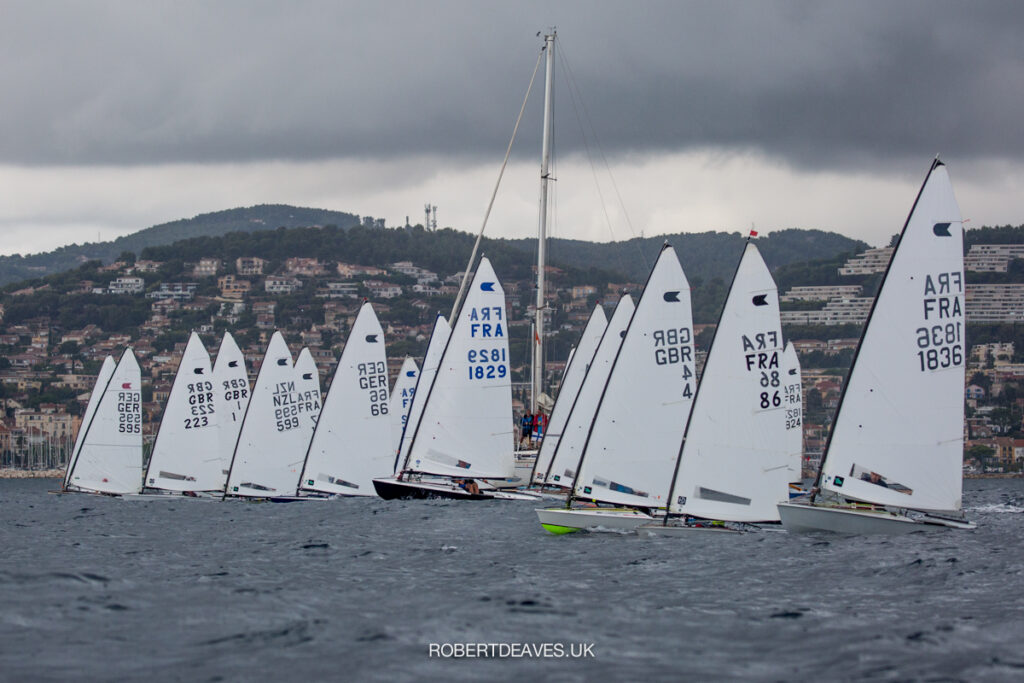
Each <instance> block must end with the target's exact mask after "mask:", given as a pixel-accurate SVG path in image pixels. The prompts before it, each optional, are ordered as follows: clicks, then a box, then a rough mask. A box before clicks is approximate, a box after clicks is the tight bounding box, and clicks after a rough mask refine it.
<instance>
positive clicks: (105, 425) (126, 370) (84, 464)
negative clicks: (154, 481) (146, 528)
mask: <svg viewBox="0 0 1024 683" xmlns="http://www.w3.org/2000/svg"><path fill="white" fill-rule="evenodd" d="M85 430H86V431H85V436H84V437H83V438H82V445H81V448H80V450H79V454H78V458H77V459H76V460H75V463H74V467H73V468H72V470H71V474H70V476H69V478H68V486H69V487H72V488H77V489H81V490H85V491H96V492H100V493H138V492H139V491H141V490H142V373H141V372H140V371H139V364H138V362H137V361H136V360H135V354H134V353H133V352H132V350H131V348H128V349H125V352H124V354H122V355H121V360H120V361H118V363H117V367H116V368H115V369H114V372H113V374H112V375H111V376H110V380H109V381H108V382H107V383H106V386H105V389H104V391H103V397H102V398H101V399H100V401H99V404H98V405H97V406H96V412H95V413H94V414H93V416H92V419H91V420H89V423H88V425H86V426H85Z"/></svg>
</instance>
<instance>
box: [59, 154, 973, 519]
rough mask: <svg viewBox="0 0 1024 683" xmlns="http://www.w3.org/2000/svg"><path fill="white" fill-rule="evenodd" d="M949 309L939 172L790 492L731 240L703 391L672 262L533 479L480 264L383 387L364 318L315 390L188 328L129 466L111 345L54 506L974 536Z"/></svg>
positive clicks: (778, 339) (767, 370)
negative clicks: (244, 507) (252, 376)
mask: <svg viewBox="0 0 1024 683" xmlns="http://www.w3.org/2000/svg"><path fill="white" fill-rule="evenodd" d="M963 292H964V276H963V228H962V223H961V218H960V214H959V209H958V207H957V205H956V200H955V198H954V196H953V191H952V186H951V184H950V181H949V177H948V174H947V172H946V168H945V166H944V165H943V164H942V163H941V162H940V161H938V160H937V159H936V160H935V161H934V162H933V164H932V167H931V168H930V170H929V172H928V176H927V178H926V180H925V182H924V184H923V186H922V188H921V191H920V193H919V195H918V198H917V200H916V201H915V203H914V206H913V208H912V210H911V212H910V216H909V217H908V219H907V221H906V223H905V225H904V228H903V230H902V232H901V234H900V238H899V242H898V244H897V246H896V249H895V251H894V253H893V256H892V260H891V263H890V265H889V268H888V270H887V271H886V273H885V275H884V278H883V281H882V284H881V287H880V290H879V292H878V295H877V298H876V300H875V303H874V306H873V308H872V310H871V313H870V315H869V318H868V321H867V324H866V326H865V328H864V331H863V336H862V338H861V342H860V345H859V348H858V350H857V353H856V355H855V358H854V362H853V366H852V368H851V371H850V375H849V378H848V381H847V382H846V384H845V386H844V390H843V394H842V397H841V399H840V403H839V407H838V409H837V414H836V416H835V419H834V422H833V428H832V431H831V434H830V437H829V440H828V443H827V446H826V449H825V454H824V456H823V458H822V462H821V466H820V468H819V470H818V472H817V474H816V477H815V479H814V481H813V483H812V482H807V485H805V486H804V487H803V488H801V457H802V447H801V446H802V421H803V420H802V412H801V404H802V388H801V380H800V366H799V361H798V358H797V354H796V352H795V350H794V349H793V346H792V344H791V343H787V342H786V341H785V339H784V337H783V332H782V327H781V324H780V314H779V296H778V291H777V288H776V285H775V282H774V280H773V278H772V275H771V273H770V271H769V269H768V267H767V265H766V264H765V262H764V259H763V258H762V256H761V254H760V252H759V250H758V248H757V246H756V241H755V240H754V239H751V238H748V239H747V241H746V243H745V244H744V246H743V250H742V253H741V254H740V255H739V259H738V263H737V267H736V271H735V273H734V276H733V279H732V284H731V286H730V289H729V293H728V295H727V298H726V302H725V304H724V307H723V309H722V312H721V317H720V319H719V321H718V324H717V326H716V328H715V333H714V338H713V340H712V343H711V346H710V349H709V351H708V355H707V358H706V361H705V364H704V367H703V372H702V374H701V376H700V377H699V378H698V373H697V364H696V355H695V347H694V332H693V316H692V308H691V303H690V285H689V283H688V281H687V279H686V275H685V274H684V272H683V269H682V267H681V265H680V262H679V258H678V256H677V254H676V252H675V250H674V249H673V247H672V246H671V245H669V244H667V243H666V244H665V245H664V246H663V247H662V249H661V251H660V253H659V254H658V258H657V260H656V262H655V264H654V266H653V268H652V269H651V272H650V275H649V277H648V280H647V283H646V285H645V286H644V288H643V290H642V291H641V292H640V293H639V295H638V296H637V297H636V299H634V297H633V296H631V295H629V294H625V295H623V296H622V297H621V299H620V300H619V301H618V303H617V304H616V306H615V309H614V311H613V312H612V314H611V316H610V318H609V317H607V316H606V314H605V311H604V309H603V307H602V306H601V305H598V306H597V308H596V309H595V310H594V312H593V314H592V316H591V318H590V320H589V322H588V324H587V325H586V328H585V329H584V331H583V333H582V335H581V337H580V339H579V340H578V343H577V345H576V347H575V348H574V350H573V352H572V354H571V356H570V361H569V362H568V363H567V366H566V370H565V374H564V375H563V377H562V381H561V383H560V388H559V392H558V394H557V397H556V401H555V403H554V407H553V409H552V411H551V414H550V418H549V421H548V428H547V430H546V433H545V434H544V438H543V440H542V442H541V444H540V447H539V450H538V451H537V454H536V458H535V460H534V461H533V462H532V468H531V469H530V470H529V471H524V470H522V469H519V470H517V469H516V464H517V462H519V463H521V462H522V461H523V458H522V454H521V453H520V454H517V453H516V451H515V449H516V444H517V442H518V439H517V438H516V430H515V429H514V424H515V423H514V421H513V414H512V393H511V370H510V364H509V361H510V358H509V337H508V334H509V328H508V321H507V316H506V308H505V296H504V292H503V290H502V287H501V282H500V280H499V278H498V276H497V274H496V273H495V272H494V269H493V268H492V266H491V263H490V262H489V260H488V259H487V258H486V257H483V258H481V259H480V260H479V262H478V263H477V267H476V270H475V272H474V274H473V278H472V281H471V283H470V285H469V288H468V290H467V295H466V298H465V300H464V302H463V303H462V306H461V308H460V309H459V310H458V312H457V313H456V314H453V320H452V324H451V325H450V326H449V322H448V320H446V319H445V318H444V317H443V316H441V315H438V317H437V319H436V322H435V325H434V331H433V334H432V336H431V338H430V341H429V344H428V347H427V350H426V353H425V355H424V359H423V367H422V368H418V367H417V366H416V364H415V361H414V360H413V359H411V358H407V359H405V362H404V363H403V365H402V369H401V371H400V372H399V374H398V377H397V380H396V382H395V384H394V386H393V387H389V378H388V370H387V367H388V363H387V357H386V352H385V339H384V332H383V330H382V329H381V325H380V323H379V322H378V320H377V317H376V315H375V314H374V311H373V307H372V305H371V304H370V303H364V304H363V306H362V307H361V309H360V311H359V314H358V316H357V318H356V320H355V323H354V324H353V326H352V329H351V332H350V334H349V337H348V340H347V342H346V343H345V346H344V349H343V351H342V354H341V357H340V359H339V361H338V364H337V368H336V370H335V373H334V376H333V378H332V381H331V383H330V389H329V391H328V392H327V393H326V394H322V392H321V387H320V376H319V373H318V371H317V368H316V365H315V363H314V361H313V358H312V355H311V354H310V352H309V350H308V349H303V350H302V352H301V353H300V354H299V356H298V358H297V359H294V360H293V358H292V355H291V352H290V350H289V348H288V345H287V343H286V342H285V339H284V337H283V336H282V335H281V333H280V332H275V333H274V334H273V336H272V337H271V339H270V340H269V343H268V345H267V349H266V353H265V355H264V358H263V361H262V363H261V365H260V368H259V372H258V374H257V377H256V381H255V384H254V385H253V386H251V387H250V384H249V379H248V376H247V373H246V368H245V358H244V356H243V355H242V353H241V351H240V349H239V348H238V346H237V345H236V344H235V342H234V339H233V338H232V337H231V335H230V334H225V335H224V338H223V340H222V342H221V344H220V348H219V350H218V352H217V356H216V362H215V363H212V364H211V362H210V356H209V354H208V353H207V351H206V349H205V348H204V347H203V344H202V341H201V340H200V339H199V336H198V335H197V334H195V333H193V334H192V335H191V337H190V338H189V340H188V343H187V344H186V346H185V349H184V351H183V353H182V356H181V361H180V365H179V368H178V371H177V375H176V377H175V379H174V382H173V385H172V387H171V390H170V394H169V396H168V398H167V402H166V406H165V408H164V411H163V417H162V419H161V422H160V426H159V430H158V432H157V435H156V438H155V441H154V443H153V448H152V452H151V455H150V458H149V462H148V465H147V466H146V467H145V470H144V469H143V449H142V410H141V377H140V371H139V366H138V363H137V362H136V360H135V357H134V355H133V354H132V350H131V349H130V348H129V349H127V350H125V352H124V353H123V355H122V356H121V358H120V360H119V361H117V362H116V363H115V362H114V360H113V359H112V358H107V359H106V360H105V361H104V363H103V366H102V368H101V370H100V372H99V375H98V377H97V382H96V386H95V388H94V389H93V392H92V396H91V398H90V400H89V402H88V405H87V407H86V410H85V414H84V418H83V421H82V427H81V429H80V432H79V434H78V437H77V439H76V443H75V448H74V452H73V454H72V456H71V458H70V459H69V464H68V468H67V474H66V476H65V480H64V487H63V491H66V492H87V493H100V494H107V495H114V496H122V497H129V498H136V497H137V498H158V497H176V496H181V495H186V496H192V497H216V498H222V499H258V500H271V501H279V502H285V501H329V500H332V499H335V498H338V497H341V496H380V497H382V498H385V499H393V498H431V497H445V498H453V499H463V500H480V499H511V500H533V501H535V502H538V501H541V500H545V499H546V500H548V501H549V502H553V501H555V500H557V501H558V503H557V504H556V505H551V506H550V507H540V508H538V509H536V514H537V517H538V519H539V521H540V523H541V524H542V526H543V527H544V528H545V529H546V530H548V531H550V532H552V533H555V534H563V533H568V532H573V531H579V530H585V529H591V530H601V529H616V530H634V529H635V530H638V531H642V532H648V533H651V534H670V535H671V534H685V533H692V532H694V531H700V530H712V531H722V532H742V531H746V530H753V529H764V528H771V527H773V526H780V523H781V526H782V527H785V528H787V529H789V530H794V531H816V530H823V531H834V532H841V533H901V532H906V531H912V530H916V529H921V528H926V527H932V528H934V527H936V526H944V527H953V528H971V526H972V525H971V523H970V522H968V521H967V520H966V519H964V518H963V515H962V512H961V492H962V474H961V461H962V451H963V429H962V425H963V420H964V404H963V386H964V368H965V363H964V361H965V359H964V348H965V347H964V322H965V321H964V311H963ZM517 456H518V457H517ZM793 491H796V492H797V493H801V494H802V495H799V496H797V497H793V498H792V499H791V494H792V492H793Z"/></svg>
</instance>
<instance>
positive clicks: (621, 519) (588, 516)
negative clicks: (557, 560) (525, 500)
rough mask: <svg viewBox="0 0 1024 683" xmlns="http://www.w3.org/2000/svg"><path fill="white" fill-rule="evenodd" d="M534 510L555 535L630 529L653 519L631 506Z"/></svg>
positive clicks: (547, 529)
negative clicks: (584, 531) (591, 530)
mask: <svg viewBox="0 0 1024 683" xmlns="http://www.w3.org/2000/svg"><path fill="white" fill-rule="evenodd" d="M536 512H537V519H538V520H539V521H540V525H541V526H542V527H544V530H545V531H548V532H550V533H552V534H555V535H562V534H569V533H572V532H574V531H583V530H590V529H593V530H600V529H613V530H616V531H632V530H634V529H636V528H637V527H638V526H640V525H641V524H646V523H650V522H653V521H654V518H653V517H651V516H650V515H648V514H646V513H644V512H641V511H639V510H635V509H633V508H569V509H566V508H541V509H538V510H536Z"/></svg>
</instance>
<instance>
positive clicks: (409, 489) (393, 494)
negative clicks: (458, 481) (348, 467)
mask: <svg viewBox="0 0 1024 683" xmlns="http://www.w3.org/2000/svg"><path fill="white" fill-rule="evenodd" d="M373 488H374V489H376V491H377V495H378V496H380V497H381V498H383V499H384V500H426V499H429V498H448V499H451V500H491V499H493V498H494V496H491V495H489V494H486V493H469V492H468V491H464V490H463V489H454V488H451V489H449V488H447V487H445V486H438V485H437V484H422V483H420V482H414V481H413V482H409V481H389V480H381V479H374V480H373Z"/></svg>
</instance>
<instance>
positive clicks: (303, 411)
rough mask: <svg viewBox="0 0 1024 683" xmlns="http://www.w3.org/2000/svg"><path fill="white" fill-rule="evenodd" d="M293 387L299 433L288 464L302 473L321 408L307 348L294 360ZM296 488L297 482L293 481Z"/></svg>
mask: <svg viewBox="0 0 1024 683" xmlns="http://www.w3.org/2000/svg"><path fill="white" fill-rule="evenodd" d="M294 371H295V387H296V389H297V391H298V396H299V402H298V403H297V404H296V408H297V410H298V416H299V425H300V427H299V433H298V434H296V436H295V439H294V441H292V443H291V446H290V448H289V453H290V454H291V457H290V459H289V464H291V465H293V466H294V467H295V468H296V471H298V472H300V473H301V472H302V466H303V463H305V461H306V453H308V452H309V444H310V442H311V441H312V440H313V432H314V431H315V430H316V424H317V422H318V421H319V419H320V410H321V408H322V406H323V396H322V395H321V393H320V371H319V370H317V367H316V361H315V360H313V354H312V353H311V352H310V350H309V349H308V348H307V347H303V348H302V350H301V351H299V357H298V358H296V359H295V368H294ZM295 485H296V487H298V485H299V480H298V479H296V480H295Z"/></svg>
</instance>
